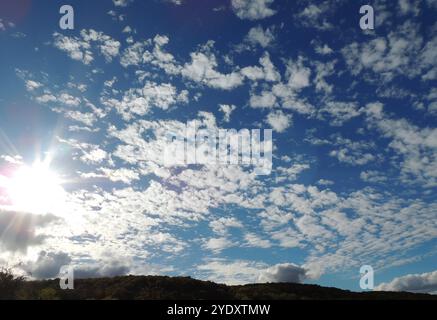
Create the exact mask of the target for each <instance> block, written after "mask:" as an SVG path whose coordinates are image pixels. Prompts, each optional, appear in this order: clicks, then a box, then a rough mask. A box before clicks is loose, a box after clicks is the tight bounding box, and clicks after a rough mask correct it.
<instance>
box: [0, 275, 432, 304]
mask: <svg viewBox="0 0 437 320" xmlns="http://www.w3.org/2000/svg"><path fill="white" fill-rule="evenodd" d="M0 299H32V300H56V299H66V300H71V299H75V300H77V299H81V300H82V299H121V300H126V299H129V300H131V299H140V300H141V299H148V300H153V299H170V300H176V299H187V300H204V299H222V300H234V299H244V300H250V299H267V300H268V299H274V300H276V299H286V300H288V299H436V300H437V296H433V295H428V294H414V293H407V292H368V293H357V292H351V291H347V290H340V289H337V288H326V287H321V286H317V285H308V284H296V283H268V284H249V285H244V286H226V285H223V284H216V283H214V282H210V281H200V280H195V279H192V278H189V277H165V276H123V277H114V278H96V279H78V280H76V281H75V282H74V289H73V290H61V289H60V287H59V280H57V279H55V280H42V281H26V280H25V279H24V278H23V277H15V276H14V275H13V274H12V273H11V272H10V271H9V270H7V269H1V270H0Z"/></svg>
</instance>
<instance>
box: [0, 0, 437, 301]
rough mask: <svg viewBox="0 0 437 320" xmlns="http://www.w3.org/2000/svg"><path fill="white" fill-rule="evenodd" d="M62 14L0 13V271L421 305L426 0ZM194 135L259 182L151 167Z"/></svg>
mask: <svg viewBox="0 0 437 320" xmlns="http://www.w3.org/2000/svg"><path fill="white" fill-rule="evenodd" d="M64 4H67V3H66V2H65V1H31V0H21V1H4V2H2V4H1V5H0V41H1V46H0V59H1V61H2V63H1V64H0V83H1V86H0V236H1V237H0V246H1V248H2V250H1V253H0V264H1V265H7V266H10V267H13V268H14V269H16V270H17V272H22V273H24V274H29V275H30V274H31V275H32V277H35V278H44V277H55V276H57V272H58V271H59V268H60V266H62V265H67V264H68V265H73V266H74V267H75V269H76V274H78V275H79V276H111V275H116V274H127V273H131V274H166V275H190V276H192V277H195V278H200V279H210V280H213V281H217V282H226V283H231V284H234V283H247V282H258V281H301V282H306V283H317V284H321V285H329V286H336V287H340V288H347V289H352V290H360V287H359V276H360V275H359V269H360V267H361V266H362V265H371V266H372V267H373V268H374V270H375V285H377V286H379V287H378V288H379V289H384V290H411V291H427V292H437V269H436V265H437V257H436V253H437V251H436V248H437V247H436V244H437V240H436V238H437V222H436V221H437V219H436V218H437V202H436V196H435V191H436V187H437V128H436V127H435V121H436V117H437V91H436V79H437V65H436V62H437V57H436V52H437V23H436V21H435V16H436V10H437V2H436V1H434V0H425V1H419V0H399V1H371V3H370V4H371V5H372V6H373V8H374V11H375V29H374V30H362V29H361V28H360V25H359V20H360V17H361V16H360V14H359V9H360V6H361V5H364V4H367V3H365V2H360V1H344V0H336V1H279V0H254V1H247V0H232V1H208V2H206V1H199V0H169V1H161V0H154V1H147V2H145V1H138V0H136V1H127V0H114V1H111V0H107V1H99V2H91V1H74V3H71V5H72V6H73V8H74V30H62V29H61V28H60V27H59V19H60V18H61V15H60V14H59V8H60V7H61V6H62V5H64ZM194 120H196V121H198V123H200V124H201V126H202V127H203V128H206V129H207V130H211V131H214V130H218V129H220V128H224V129H236V130H240V129H244V128H248V129H262V130H263V129H272V130H273V150H272V153H273V168H272V172H271V174H269V175H264V176H260V175H256V174H254V172H253V170H251V169H250V168H248V167H244V166H235V165H234V166H232V165H222V166H219V165H216V164H210V165H199V166H192V165H185V166H166V165H164V163H163V147H164V146H163V143H164V136H165V133H166V132H168V131H171V130H173V131H174V130H180V128H181V126H183V125H185V124H186V123H188V122H190V121H194ZM38 163H39V164H38ZM23 168H24V169H23ZM27 169H28V171H26V170H27ZM23 172H24V173H23ZM29 177H30V178H29ZM17 186H18V187H17ZM23 190H25V191H23ZM33 190H35V192H33Z"/></svg>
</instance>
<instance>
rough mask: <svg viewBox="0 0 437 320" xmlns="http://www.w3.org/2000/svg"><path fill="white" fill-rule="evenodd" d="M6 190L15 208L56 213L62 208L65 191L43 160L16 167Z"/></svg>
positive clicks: (38, 212)
mask: <svg viewBox="0 0 437 320" xmlns="http://www.w3.org/2000/svg"><path fill="white" fill-rule="evenodd" d="M7 190H8V194H9V197H10V200H11V202H12V205H13V206H14V208H15V209H17V210H22V211H25V212H31V213H35V214H45V213H54V214H56V213H57V212H58V211H59V210H62V209H63V203H64V194H65V192H64V189H63V188H62V186H61V180H60V179H59V177H58V176H57V175H56V174H55V173H54V172H53V171H51V170H50V168H49V167H48V165H46V164H45V163H43V162H36V163H34V164H33V165H32V166H30V167H29V166H22V167H20V168H19V169H17V171H16V172H15V173H14V174H13V175H12V177H11V178H10V179H9V182H8V187H7Z"/></svg>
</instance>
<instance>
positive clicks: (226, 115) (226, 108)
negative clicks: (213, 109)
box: [219, 104, 237, 122]
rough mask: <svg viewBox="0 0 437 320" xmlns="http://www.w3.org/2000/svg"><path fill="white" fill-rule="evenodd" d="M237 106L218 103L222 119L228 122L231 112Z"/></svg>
mask: <svg viewBox="0 0 437 320" xmlns="http://www.w3.org/2000/svg"><path fill="white" fill-rule="evenodd" d="M236 108H237V107H236V106H234V105H233V104H231V105H229V104H221V105H219V110H220V111H221V112H223V121H224V122H229V121H230V120H231V114H232V112H233V111H234V110H235V109H236Z"/></svg>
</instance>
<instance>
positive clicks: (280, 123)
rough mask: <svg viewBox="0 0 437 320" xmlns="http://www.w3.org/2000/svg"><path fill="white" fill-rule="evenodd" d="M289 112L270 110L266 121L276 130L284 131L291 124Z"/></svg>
mask: <svg viewBox="0 0 437 320" xmlns="http://www.w3.org/2000/svg"><path fill="white" fill-rule="evenodd" d="M292 119H293V118H292V116H291V114H285V113H284V112H283V111H281V110H277V111H272V112H270V113H269V114H268V116H267V119H266V122H267V123H268V124H269V125H270V126H271V127H272V128H273V129H274V130H275V131H276V132H284V131H285V130H286V129H287V128H288V127H290V126H291V124H292Z"/></svg>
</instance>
